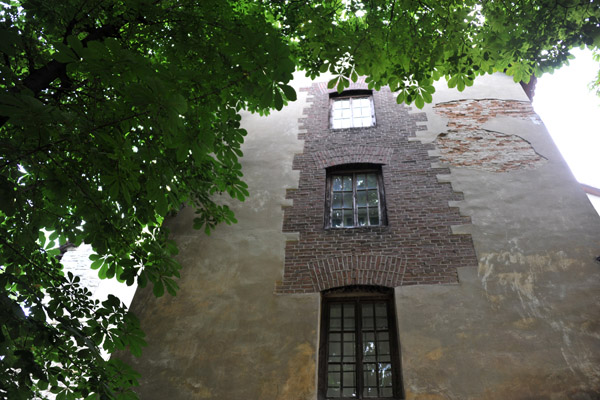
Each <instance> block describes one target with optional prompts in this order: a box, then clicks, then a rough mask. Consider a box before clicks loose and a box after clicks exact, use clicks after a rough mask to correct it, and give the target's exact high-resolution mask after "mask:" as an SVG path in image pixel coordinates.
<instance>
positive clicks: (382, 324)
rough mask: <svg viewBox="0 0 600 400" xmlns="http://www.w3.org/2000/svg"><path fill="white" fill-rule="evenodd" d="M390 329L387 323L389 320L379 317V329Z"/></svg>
mask: <svg viewBox="0 0 600 400" xmlns="http://www.w3.org/2000/svg"><path fill="white" fill-rule="evenodd" d="M387 328H388V322H387V318H384V317H377V329H378V330H379V329H387Z"/></svg>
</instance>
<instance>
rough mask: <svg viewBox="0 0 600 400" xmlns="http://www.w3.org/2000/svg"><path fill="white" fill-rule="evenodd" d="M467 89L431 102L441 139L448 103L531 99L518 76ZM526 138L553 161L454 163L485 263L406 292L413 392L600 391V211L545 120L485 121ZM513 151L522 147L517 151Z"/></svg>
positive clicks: (405, 354)
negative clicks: (452, 279)
mask: <svg viewBox="0 0 600 400" xmlns="http://www.w3.org/2000/svg"><path fill="white" fill-rule="evenodd" d="M479 83H481V84H480V85H478V86H477V87H474V88H467V89H466V90H465V91H464V92H463V93H459V92H457V91H453V90H448V89H445V88H443V86H438V93H437V94H438V95H437V96H436V97H434V100H437V101H438V103H434V104H433V105H430V106H428V107H427V109H426V111H427V116H428V121H429V122H428V124H427V126H428V128H429V129H428V130H427V131H422V132H420V138H421V139H422V140H424V141H433V140H435V139H436V136H437V135H439V134H441V133H443V132H445V131H446V130H447V127H446V123H447V120H446V119H445V118H444V116H443V115H441V113H439V112H436V105H437V104H439V103H441V102H449V101H453V100H459V99H478V98H481V99H490V98H491V99H502V100H509V101H510V100H517V101H527V98H526V97H525V95H524V94H523V93H522V92H520V91H519V90H514V88H518V89H520V88H519V87H518V85H515V84H514V83H513V82H512V81H511V79H510V78H508V77H506V76H503V75H497V76H492V77H484V78H483V79H481V82H478V84H479ZM481 128H483V129H485V130H488V131H491V132H499V133H501V134H505V135H516V136H518V137H520V138H522V139H523V140H524V141H526V142H528V143H530V145H531V147H532V148H533V150H534V151H535V152H536V153H537V154H539V155H541V156H542V157H544V158H545V159H546V160H547V161H546V162H543V163H537V164H536V165H533V166H531V167H529V168H524V169H519V170H512V171H507V172H491V171H486V170H483V169H482V168H478V167H477V166H472V167H464V166H463V167H460V166H453V165H452V164H450V163H443V164H442V165H444V166H449V167H450V170H451V173H450V174H449V175H446V176H441V177H439V178H440V179H441V180H445V181H449V182H451V183H452V186H453V188H454V189H455V190H456V191H460V192H463V194H464V200H463V201H460V202H455V203H454V205H456V206H458V207H459V208H460V211H461V213H462V214H464V215H468V216H470V217H471V220H472V224H471V225H470V226H461V227H460V229H457V231H458V230H460V231H463V232H465V233H467V232H468V233H470V234H472V237H473V241H474V245H475V250H476V253H477V255H478V258H479V267H478V269H477V270H474V269H471V268H462V269H459V280H460V284H459V285H457V286H423V287H402V288H397V289H396V302H397V309H398V314H399V330H400V339H401V342H402V343H401V345H402V358H403V373H404V385H405V388H406V392H407V397H408V398H412V399H597V398H599V397H600V307H599V306H600V273H599V272H600V265H599V264H598V263H596V262H595V261H594V258H595V257H596V256H597V255H598V254H600V219H598V218H597V217H596V216H595V213H594V210H593V208H592V206H591V205H590V203H589V201H588V200H587V198H586V197H585V194H584V193H583V191H582V190H581V189H580V188H579V187H578V184H577V183H576V182H575V180H574V178H573V176H572V174H571V173H570V171H569V170H568V168H567V166H566V165H565V163H564V161H563V160H562V158H561V157H560V154H559V152H558V150H557V149H556V147H555V146H554V144H553V142H552V141H551V139H550V137H549V135H548V133H547V132H546V130H545V128H544V126H543V124H541V123H540V122H539V121H537V120H536V119H535V118H520V117H519V116H513V117H506V116H498V117H495V118H491V119H489V120H488V121H487V122H485V123H484V124H483V126H482V127H481ZM507 151H510V150H507Z"/></svg>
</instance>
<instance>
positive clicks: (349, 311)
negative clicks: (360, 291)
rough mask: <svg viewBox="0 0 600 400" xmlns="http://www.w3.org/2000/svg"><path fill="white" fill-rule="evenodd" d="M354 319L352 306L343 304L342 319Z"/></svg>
mask: <svg viewBox="0 0 600 400" xmlns="http://www.w3.org/2000/svg"><path fill="white" fill-rule="evenodd" d="M350 317H352V318H353V317H354V304H344V318H350Z"/></svg>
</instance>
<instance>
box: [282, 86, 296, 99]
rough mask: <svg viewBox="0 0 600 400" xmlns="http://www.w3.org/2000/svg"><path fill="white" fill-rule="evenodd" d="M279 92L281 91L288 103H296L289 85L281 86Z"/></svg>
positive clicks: (294, 94)
mask: <svg viewBox="0 0 600 400" xmlns="http://www.w3.org/2000/svg"><path fill="white" fill-rule="evenodd" d="M281 90H283V94H285V97H286V98H287V99H288V100H289V101H296V91H295V90H294V88H293V87H291V86H289V85H281Z"/></svg>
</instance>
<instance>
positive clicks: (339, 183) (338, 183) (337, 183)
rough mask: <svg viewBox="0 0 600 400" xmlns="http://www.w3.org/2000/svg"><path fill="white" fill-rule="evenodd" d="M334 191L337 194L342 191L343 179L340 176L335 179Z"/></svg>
mask: <svg viewBox="0 0 600 400" xmlns="http://www.w3.org/2000/svg"><path fill="white" fill-rule="evenodd" d="M333 190H334V191H336V192H339V191H341V190H342V177H341V176H339V175H337V176H334V177H333Z"/></svg>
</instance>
